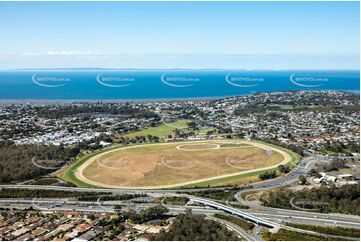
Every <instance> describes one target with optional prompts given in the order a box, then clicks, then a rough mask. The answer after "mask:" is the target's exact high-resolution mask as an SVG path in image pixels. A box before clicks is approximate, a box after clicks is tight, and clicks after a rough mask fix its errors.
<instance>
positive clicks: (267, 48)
mask: <svg viewBox="0 0 361 242" xmlns="http://www.w3.org/2000/svg"><path fill="white" fill-rule="evenodd" d="M359 8H360V6H359V2H12V3H11V2H0V31H1V37H0V69H16V68H81V67H84V68H85V67H87V68H89V67H101V68H161V69H163V68H194V69H198V68H217V69H228V68H229V69H234V68H237V69H359V65H360V63H359V54H360V47H359V45H360V37H359V36H360V20H359V19H360V16H359V14H360V12H359V11H360V10H359Z"/></svg>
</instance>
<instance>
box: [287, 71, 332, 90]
mask: <svg viewBox="0 0 361 242" xmlns="http://www.w3.org/2000/svg"><path fill="white" fill-rule="evenodd" d="M290 82H291V83H293V84H294V85H296V86H299V87H306V88H313V87H321V86H323V85H324V84H325V83H326V82H328V78H326V77H317V76H311V75H297V74H296V73H292V75H291V76H290Z"/></svg>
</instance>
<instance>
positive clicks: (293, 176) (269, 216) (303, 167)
mask: <svg viewBox="0 0 361 242" xmlns="http://www.w3.org/2000/svg"><path fill="white" fill-rule="evenodd" d="M319 159H324V160H327V159H330V158H329V157H326V158H324V157H315V156H313V157H307V158H304V159H302V160H301V161H300V163H299V164H298V165H297V167H296V168H295V169H294V170H293V171H292V172H290V174H289V175H287V176H284V177H279V178H276V179H273V180H268V181H265V182H260V183H255V184H252V188H250V189H248V188H245V189H243V190H241V191H240V192H238V193H237V194H236V195H235V197H236V198H237V200H238V201H240V202H241V203H245V204H247V205H249V206H250V209H238V211H241V212H243V213H247V214H249V215H251V216H253V217H256V218H257V219H259V220H261V221H263V220H267V221H271V222H274V223H276V224H281V223H282V222H285V221H287V222H294V223H304V224H313V225H337V226H345V227H353V228H359V226H360V217H359V216H348V215H341V214H320V213H313V212H304V211H297V210H286V209H277V208H266V207H262V206H259V205H257V204H254V203H250V202H248V201H245V200H244V199H243V198H242V196H241V195H242V194H243V193H245V192H250V191H258V190H265V189H269V188H273V187H279V186H284V185H288V184H292V183H294V182H296V181H297V180H298V176H299V175H301V174H306V173H307V172H308V171H309V170H310V169H312V167H313V166H314V164H315V162H316V161H317V160H319ZM0 188H22V189H30V190H37V189H40V190H58V191H78V192H109V193H113V194H122V193H123V194H124V193H147V194H149V195H152V196H163V195H169V194H171V193H176V192H180V191H204V190H223V189H225V188H224V187H223V188H199V189H169V190H168V189H156V190H148V189H142V190H132V189H97V188H78V187H59V186H40V185H0ZM177 195H179V194H177ZM202 199H203V198H202ZM20 200H21V199H20ZM20 200H19V201H18V203H17V202H15V201H10V202H11V204H9V206H8V207H17V208H19V207H23V208H25V207H26V206H28V207H30V206H31V203H32V201H31V200H30V202H31V203H29V202H26V201H24V200H21V201H20ZM209 201H211V200H209ZM53 202H54V201H53ZM211 202H214V201H211ZM6 203H9V201H5V200H0V206H5V207H6ZM68 203H69V204H66V205H63V206H62V207H61V208H59V207H58V208H48V207H45V208H43V209H44V210H46V209H48V210H76V211H88V212H90V211H91V212H98V211H99V212H109V209H108V208H107V209H108V211H104V209H102V208H101V207H99V206H97V205H96V204H95V205H94V202H93V203H91V202H90V203H91V204H90V203H89V202H88V203H87V202H81V203H77V204H74V203H71V201H68ZM107 206H109V207H112V206H114V204H112V203H111V202H109V203H107V204H106V203H105V207H107ZM132 206H134V204H132ZM137 206H138V207H139V206H141V205H140V204H137ZM144 206H145V207H146V206H147V205H144ZM148 206H149V205H148ZM139 208H141V207H139ZM184 209H185V208H183V207H182V208H179V207H178V208H174V207H172V208H170V211H171V212H174V213H179V212H180V211H184ZM192 210H193V211H194V212H196V213H202V214H207V215H211V214H213V213H214V212H215V210H214V209H211V208H207V207H206V208H196V207H194V208H192ZM260 230H261V227H259V228H258V227H257V229H256V231H255V235H254V237H255V238H256V239H257V240H259V239H260V237H259V234H257V233H258V232H260Z"/></svg>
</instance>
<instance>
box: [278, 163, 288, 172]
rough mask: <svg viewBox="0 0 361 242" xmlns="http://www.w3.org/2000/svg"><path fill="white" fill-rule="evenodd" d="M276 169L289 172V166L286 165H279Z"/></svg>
mask: <svg viewBox="0 0 361 242" xmlns="http://www.w3.org/2000/svg"><path fill="white" fill-rule="evenodd" d="M278 170H279V171H280V172H281V173H285V174H286V173H288V172H290V168H289V167H288V166H284V165H279V166H278Z"/></svg>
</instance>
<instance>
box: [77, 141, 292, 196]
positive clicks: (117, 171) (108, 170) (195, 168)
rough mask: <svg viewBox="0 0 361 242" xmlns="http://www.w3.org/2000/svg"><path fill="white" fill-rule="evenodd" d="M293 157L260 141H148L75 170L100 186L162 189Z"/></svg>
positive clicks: (264, 167) (259, 168) (273, 165)
mask: <svg viewBox="0 0 361 242" xmlns="http://www.w3.org/2000/svg"><path fill="white" fill-rule="evenodd" d="M291 160H292V158H291V155H290V154H289V153H288V152H286V151H284V150H283V149H280V148H277V147H275V146H271V145H267V144H264V143H259V142H255V141H243V140H212V141H189V142H174V143H158V144H143V145H134V146H126V147H121V148H117V149H113V150H109V151H105V152H102V153H100V154H97V155H95V156H93V157H91V158H90V159H88V160H87V161H85V162H84V163H83V164H82V165H81V166H79V168H78V169H76V170H75V172H74V175H75V177H76V178H77V179H78V180H80V181H82V182H84V183H87V184H91V185H93V186H98V187H106V188H124V189H160V188H174V187H180V186H187V185H191V184H195V183H201V182H207V181H211V180H215V179H227V178H229V179H232V177H234V176H236V175H242V174H244V175H246V174H247V173H254V172H257V171H262V170H268V169H271V168H276V167H277V166H278V165H280V164H287V163H288V162H290V161H291Z"/></svg>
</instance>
